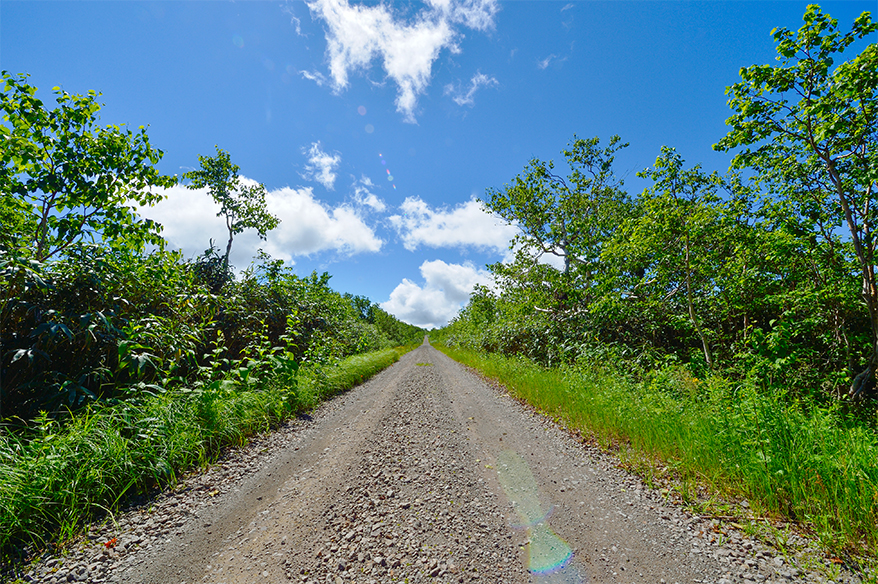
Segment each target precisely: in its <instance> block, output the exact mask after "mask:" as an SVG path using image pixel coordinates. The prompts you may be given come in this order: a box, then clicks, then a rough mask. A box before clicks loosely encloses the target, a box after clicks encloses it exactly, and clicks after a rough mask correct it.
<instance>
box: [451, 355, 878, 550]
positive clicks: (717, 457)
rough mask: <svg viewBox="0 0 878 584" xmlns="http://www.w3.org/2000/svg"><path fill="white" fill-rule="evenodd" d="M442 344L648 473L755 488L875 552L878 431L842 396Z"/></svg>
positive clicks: (836, 539)
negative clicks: (795, 395)
mask: <svg viewBox="0 0 878 584" xmlns="http://www.w3.org/2000/svg"><path fill="white" fill-rule="evenodd" d="M434 346H436V347H437V348H438V349H440V350H441V351H443V352H445V353H446V354H447V355H449V356H450V357H452V358H454V359H455V360H458V361H460V362H462V363H464V364H466V365H469V366H471V367H474V368H476V369H478V370H479V371H481V372H482V373H484V374H485V375H486V376H488V377H491V378H494V379H496V380H498V381H499V382H500V383H502V384H503V385H504V386H506V387H507V388H508V389H509V390H510V391H511V392H512V393H513V395H515V396H517V397H518V398H520V399H522V400H525V401H527V402H528V403H530V404H532V405H533V406H535V407H536V408H538V409H539V410H541V411H543V412H545V413H547V414H549V415H551V416H554V417H556V418H558V419H560V420H562V421H563V422H564V423H565V424H566V425H568V426H569V427H570V428H572V429H574V430H577V431H579V432H580V433H581V434H582V435H583V436H584V437H586V438H588V439H594V440H596V442H597V443H598V444H600V445H601V446H602V447H604V448H614V449H616V450H617V451H618V452H619V453H620V454H621V456H622V458H623V460H625V461H627V462H628V463H629V464H630V465H631V467H632V468H634V469H636V470H638V472H640V473H641V474H642V475H643V476H644V478H645V479H646V480H647V481H649V480H651V478H652V477H653V476H655V475H656V473H657V472H659V471H658V470H657V469H659V468H661V469H668V470H669V472H670V473H672V474H673V475H674V479H675V483H676V484H677V488H678V490H679V492H680V494H681V496H682V497H683V499H684V500H687V501H688V502H689V503H692V504H697V505H702V506H703V507H704V511H706V512H708V513H714V514H720V515H722V514H724V513H725V512H727V509H725V508H724V507H723V505H724V504H725V502H729V501H732V502H733V501H740V500H742V499H745V500H747V501H748V502H749V505H750V510H751V511H752V512H753V513H754V514H755V516H757V517H759V516H767V517H774V518H780V519H783V520H789V521H793V522H796V523H799V524H800V525H801V526H802V527H803V528H805V529H808V530H811V531H812V532H813V533H814V535H816V536H817V537H818V538H819V540H820V542H821V544H822V545H823V546H825V548H826V549H827V550H830V551H835V552H840V551H848V552H853V553H855V554H856V555H864V554H865V555H874V550H875V549H876V546H878V433H876V432H875V431H874V429H871V428H866V427H863V425H862V424H860V423H858V422H857V421H856V420H853V419H851V418H850V417H849V416H846V415H845V414H844V413H843V412H842V409H841V407H839V406H838V405H837V404H836V405H829V406H826V407H823V406H818V405H816V404H813V403H807V402H799V401H795V400H790V399H788V398H787V396H782V395H777V394H766V393H764V392H760V391H759V390H758V389H757V388H754V387H753V386H752V384H749V383H747V382H733V381H730V380H729V379H726V378H723V377H720V376H711V377H708V378H706V379H697V378H695V377H693V376H692V375H691V373H689V372H688V371H687V370H686V369H685V368H683V367H667V368H665V369H662V370H659V371H655V372H653V373H651V374H649V375H647V376H645V377H644V378H643V379H641V380H638V379H635V378H634V376H633V375H631V374H630V373H628V374H625V373H622V372H621V371H620V370H619V369H617V368H616V367H615V366H614V364H613V363H606V362H605V363H602V364H600V365H595V364H594V363H589V362H586V361H585V360H583V361H581V362H579V363H575V364H571V365H565V366H561V367H555V368H546V367H543V366H540V365H538V364H536V363H534V362H533V361H530V360H528V359H526V358H524V357H509V356H503V355H500V354H497V353H493V354H488V353H484V352H477V351H473V350H470V349H466V348H460V347H451V346H447V345H443V344H442V343H440V342H437V343H435V345H434ZM705 493H709V495H708V496H707V498H706V499H705V496H704V495H705ZM739 512H740V510H738V511H734V513H739ZM745 513H746V511H745Z"/></svg>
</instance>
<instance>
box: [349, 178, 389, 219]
mask: <svg viewBox="0 0 878 584" xmlns="http://www.w3.org/2000/svg"><path fill="white" fill-rule="evenodd" d="M374 186H375V184H374V183H373V182H372V181H371V179H369V177H367V176H362V177H360V180H359V181H356V182H354V184H353V187H354V203H356V204H357V205H360V206H361V207H368V208H370V209H371V210H373V211H375V212H377V213H383V212H384V211H386V210H387V205H386V204H385V203H384V201H383V200H381V199H379V198H378V197H377V196H376V195H375V194H374V193H373V192H372V191H370V190H369V189H370V188H371V187H374Z"/></svg>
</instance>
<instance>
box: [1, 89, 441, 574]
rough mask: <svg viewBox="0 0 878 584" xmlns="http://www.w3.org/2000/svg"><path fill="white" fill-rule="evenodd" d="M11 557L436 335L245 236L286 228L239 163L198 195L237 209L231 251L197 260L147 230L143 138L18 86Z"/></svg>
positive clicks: (10, 92) (6, 295)
mask: <svg viewBox="0 0 878 584" xmlns="http://www.w3.org/2000/svg"><path fill="white" fill-rule="evenodd" d="M2 83H3V86H2V93H0V111H2V115H3V122H2V123H0V423H2V425H0V493H2V494H3V495H2V497H0V556H2V558H3V560H4V561H6V560H10V559H12V558H14V557H22V556H27V555H28V554H31V553H34V552H37V551H39V550H41V549H45V548H46V547H48V546H49V545H51V544H55V543H58V542H63V540H64V539H65V538H68V537H70V536H72V535H74V534H75V533H77V531H78V529H79V528H81V526H82V522H83V521H85V520H88V519H89V518H92V517H94V516H95V514H101V513H104V512H108V511H109V512H112V511H113V510H115V509H116V508H117V507H118V506H119V505H120V504H122V503H123V502H124V501H125V499H126V498H127V497H130V496H132V495H134V494H138V493H143V492H146V491H148V490H150V489H152V488H155V487H162V486H165V485H168V484H172V483H173V482H174V481H175V480H176V477H177V476H178V475H179V474H180V473H182V472H185V471H187V469H190V468H191V467H192V466H193V465H203V464H206V463H208V462H210V461H211V460H213V459H215V457H217V456H218V455H219V453H220V452H221V451H222V450H223V449H224V448H226V447H228V446H233V445H239V444H242V443H243V442H245V441H246V439H247V437H248V436H250V435H252V434H253V433H255V432H261V431H264V430H267V429H268V428H270V427H272V426H274V425H276V424H278V423H280V422H282V421H284V420H286V419H288V418H290V417H292V416H295V415H296V414H298V413H300V412H303V411H306V410H308V409H310V408H312V407H314V406H315V405H316V404H317V403H318V402H319V401H320V400H321V399H324V398H326V397H328V396H331V395H333V394H335V393H337V392H339V391H343V390H345V389H347V388H350V387H352V386H353V385H355V384H356V383H359V382H361V381H363V380H365V379H367V378H368V377H370V376H371V375H373V374H374V373H375V372H377V371H379V370H380V369H382V368H384V367H387V366H389V365H391V364H392V363H393V362H394V361H396V360H397V359H398V358H399V355H400V354H402V353H403V352H405V350H407V349H406V348H404V346H406V345H408V348H411V347H412V346H415V345H413V344H412V343H414V344H419V343H420V342H421V341H422V339H423V335H424V331H423V330H422V329H419V328H417V327H414V326H411V325H407V324H405V323H402V322H400V321H398V320H397V319H396V318H394V317H393V316H391V315H390V314H388V313H386V312H385V311H384V310H382V309H381V308H380V307H379V306H378V305H377V304H374V303H372V302H371V301H370V300H369V299H367V298H365V297H362V296H353V295H350V294H341V293H338V292H336V291H334V290H333V289H332V288H331V287H330V286H329V280H330V276H329V274H326V273H324V274H317V273H312V274H310V275H307V276H299V275H297V274H295V273H294V272H293V270H292V269H291V268H289V267H288V266H286V265H284V262H282V261H281V260H277V259H274V258H271V257H270V256H268V255H267V254H265V253H263V252H261V251H260V253H259V254H258V256H257V257H256V258H254V260H253V262H252V264H251V265H250V266H248V267H246V268H244V269H243V270H241V271H235V269H234V267H233V266H230V265H229V263H228V258H229V252H230V250H231V247H232V245H233V241H234V236H235V235H237V234H239V233H242V232H243V231H244V230H247V229H254V230H256V231H257V232H258V234H259V235H260V236H261V237H264V236H265V235H266V233H267V232H268V231H270V230H271V229H273V228H275V227H276V226H277V225H278V220H277V219H276V218H275V217H273V216H271V215H270V213H268V211H267V210H266V208H265V198H264V194H265V191H264V188H263V187H262V186H261V185H257V186H245V185H242V184H241V183H240V181H239V180H238V170H239V169H238V167H237V166H236V165H234V164H232V163H231V160H230V157H229V155H228V153H226V152H225V151H223V150H221V149H219V148H218V149H217V154H216V156H215V157H204V156H202V157H199V162H200V164H201V169H200V170H197V171H193V172H191V173H188V174H187V175H186V176H185V177H184V179H188V180H191V181H192V182H191V183H190V185H189V186H192V187H199V188H200V187H206V188H207V189H208V191H209V192H210V194H211V196H213V197H214V199H215V200H216V201H217V203H218V204H219V206H220V207H221V211H220V215H221V216H223V217H224V218H225V223H226V226H227V228H228V229H227V233H220V234H216V235H217V236H219V237H227V243H226V245H225V249H224V250H222V252H220V251H219V250H217V249H216V248H215V247H214V245H213V242H212V240H209V241H205V247H207V249H206V251H205V252H204V253H203V254H201V255H199V256H197V257H194V258H184V257H183V256H182V255H181V254H180V253H179V252H176V251H171V250H170V249H168V246H167V245H166V242H165V241H164V240H163V239H162V237H161V226H160V225H157V224H155V223H153V222H150V221H148V220H144V219H142V218H141V217H140V216H139V215H138V213H137V212H136V208H137V207H138V206H148V205H151V204H154V203H155V202H157V201H158V200H159V199H160V198H161V195H160V193H161V188H162V187H168V186H171V185H173V184H175V183H176V182H177V181H178V178H177V177H168V176H163V175H161V173H159V172H158V170H157V169H156V166H155V165H156V164H158V162H159V160H160V159H161V156H162V152H161V151H160V150H158V149H156V148H155V147H154V146H152V145H151V144H150V142H149V139H148V136H147V135H146V131H145V130H144V129H143V128H140V129H139V130H138V131H137V132H132V131H130V130H127V129H125V128H123V127H118V126H101V125H100V124H99V123H98V119H99V117H98V114H99V111H100V108H101V106H100V104H99V103H98V102H97V97H98V95H97V94H96V93H94V92H90V93H89V94H87V95H70V94H68V93H66V92H64V91H62V90H60V89H58V88H55V90H54V95H55V103H54V104H52V105H51V106H49V105H46V104H44V103H43V102H42V101H41V100H40V99H39V98H38V97H37V90H36V88H35V87H32V86H30V85H29V84H28V83H27V77H26V76H25V75H12V74H9V73H8V72H3V73H2Z"/></svg>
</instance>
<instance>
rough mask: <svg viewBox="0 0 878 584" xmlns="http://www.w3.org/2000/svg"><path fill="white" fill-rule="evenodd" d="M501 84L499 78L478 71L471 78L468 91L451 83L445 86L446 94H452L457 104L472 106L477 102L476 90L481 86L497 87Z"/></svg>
mask: <svg viewBox="0 0 878 584" xmlns="http://www.w3.org/2000/svg"><path fill="white" fill-rule="evenodd" d="M497 85H499V83H497V80H496V79H495V78H493V77H489V76H488V75H485V74H484V73H481V72H479V73H476V74H475V75H473V78H472V79H470V86H469V89H468V90H467V92H466V93H463V92H462V91H461V90H460V88H459V87H456V86H455V85H454V84H451V83H449V84H448V85H446V86H445V95H450V96H451V99H452V101H454V103H456V104H457V105H461V106H463V105H468V106H470V107H472V106H473V105H474V104H475V99H474V98H475V95H476V91H478V89H479V88H480V87H496V86H497Z"/></svg>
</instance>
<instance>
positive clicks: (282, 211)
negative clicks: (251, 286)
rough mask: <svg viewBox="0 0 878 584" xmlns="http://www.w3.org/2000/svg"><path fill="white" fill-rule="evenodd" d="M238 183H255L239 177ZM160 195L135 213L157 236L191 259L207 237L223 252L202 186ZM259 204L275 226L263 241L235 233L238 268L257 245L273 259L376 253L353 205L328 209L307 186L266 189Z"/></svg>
mask: <svg viewBox="0 0 878 584" xmlns="http://www.w3.org/2000/svg"><path fill="white" fill-rule="evenodd" d="M241 182H242V183H244V184H247V185H251V184H256V183H255V181H252V180H250V179H246V178H244V177H242V181H241ZM165 194H166V195H167V198H166V199H164V200H163V201H161V202H160V203H158V204H157V205H155V206H153V207H146V208H141V209H140V210H139V212H140V214H141V215H143V216H144V217H147V218H149V219H153V220H154V221H157V222H159V223H161V224H162V225H163V226H164V231H163V232H162V235H163V237H164V238H165V239H166V240H167V241H168V242H169V243H170V244H171V245H172V246H173V247H174V248H177V249H180V250H182V251H183V254H184V255H185V256H187V257H192V256H194V255H198V254H200V253H201V252H203V251H204V250H205V249H207V247H208V243H209V241H210V240H211V239H213V241H214V245H216V246H217V247H219V248H220V250H221V252H225V247H226V242H227V241H228V237H229V236H228V231H227V230H226V226H225V221H224V219H222V218H220V217H217V216H216V214H217V212H218V211H219V206H218V205H217V204H216V203H214V201H213V199H211V198H210V195H209V194H208V193H207V189H197V190H190V189H188V188H186V187H185V186H183V185H177V186H175V187H172V188H170V189H167V190H165ZM265 203H266V207H267V208H268V210H269V212H271V213H273V214H274V215H277V216H278V217H280V220H281V224H280V226H279V227H278V228H277V229H275V230H274V231H270V232H269V233H268V237H267V240H265V241H262V240H260V239H259V236H258V234H257V233H256V232H255V231H253V230H247V231H245V232H243V233H241V234H238V235H236V236H235V239H234V242H233V243H232V253H231V257H230V262H231V263H232V264H233V265H235V266H237V267H238V268H243V267H246V266H247V265H249V264H250V260H251V258H252V257H253V256H254V255H255V253H256V250H257V249H259V248H260V247H261V248H263V249H264V250H265V251H266V252H268V253H269V254H271V255H272V256H274V257H276V258H279V259H283V260H286V261H292V260H293V258H294V257H296V256H302V255H310V254H314V253H318V252H325V251H329V252H336V253H340V254H344V255H353V254H357V253H370V252H377V251H380V250H381V247H382V245H383V244H384V242H383V241H382V240H381V239H379V238H378V237H377V236H376V235H375V232H374V231H373V230H372V228H371V227H369V226H368V225H366V223H365V222H364V221H363V218H362V217H361V216H360V214H359V213H358V212H357V210H356V209H355V208H354V207H352V206H350V205H341V206H338V207H334V208H331V207H328V206H327V205H325V204H323V203H322V202H320V201H318V200H317V199H315V198H314V194H313V192H312V190H311V189H310V188H299V189H292V188H290V187H286V188H282V189H277V190H274V191H269V192H268V193H267V195H266V197H265Z"/></svg>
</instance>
